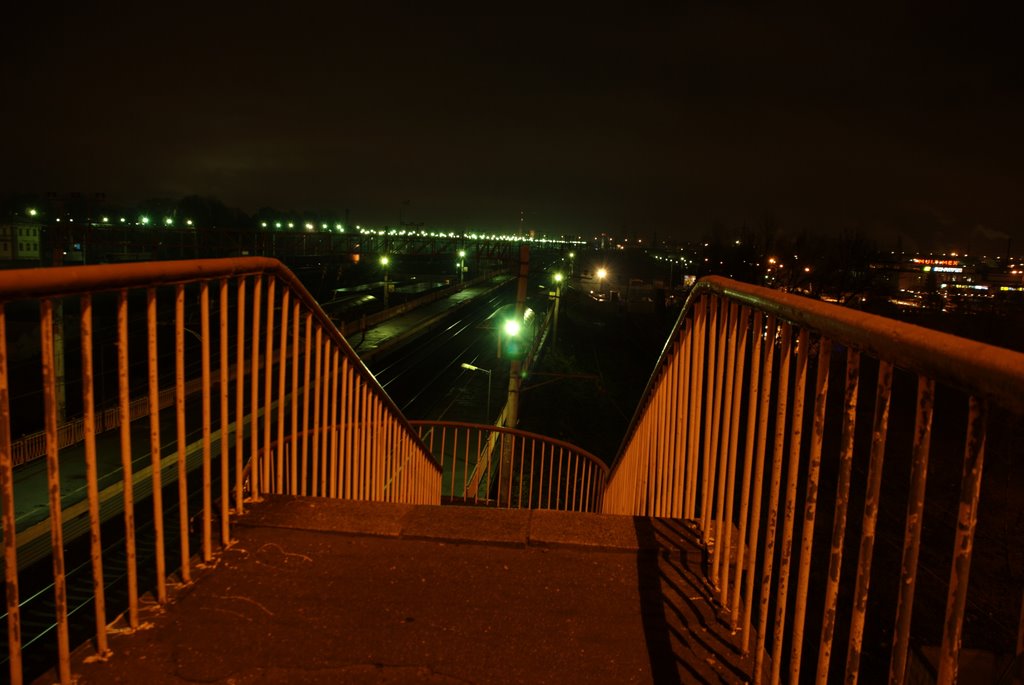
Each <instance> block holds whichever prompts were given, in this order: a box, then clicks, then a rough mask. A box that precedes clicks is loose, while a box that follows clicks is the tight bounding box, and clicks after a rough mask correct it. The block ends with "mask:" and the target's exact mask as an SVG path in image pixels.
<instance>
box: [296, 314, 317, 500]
mask: <svg viewBox="0 0 1024 685" xmlns="http://www.w3.org/2000/svg"><path fill="white" fill-rule="evenodd" d="M312 345H313V314H312V312H306V346H305V359H304V360H303V363H302V374H303V375H302V377H303V379H304V380H303V383H302V465H301V466H302V468H301V469H300V472H301V475H300V476H299V479H300V483H299V494H300V495H308V494H312V493H311V492H310V491H309V490H307V489H306V485H307V482H308V471H309V444H310V442H311V441H312V436H311V435H310V434H309V386H310V383H311V382H312V378H311V377H310V368H309V367H310V362H311V361H312V357H313V354H312V353H313V348H312ZM315 395H316V393H315V392H314V396H315Z"/></svg>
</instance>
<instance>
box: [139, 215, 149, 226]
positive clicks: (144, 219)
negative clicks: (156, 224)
mask: <svg viewBox="0 0 1024 685" xmlns="http://www.w3.org/2000/svg"><path fill="white" fill-rule="evenodd" d="M139 222H140V223H142V225H143V226H145V225H146V224H148V223H149V217H148V216H140V217H139Z"/></svg>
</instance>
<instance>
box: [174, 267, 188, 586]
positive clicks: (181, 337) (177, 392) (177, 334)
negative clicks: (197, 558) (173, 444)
mask: <svg viewBox="0 0 1024 685" xmlns="http://www.w3.org/2000/svg"><path fill="white" fill-rule="evenodd" d="M174 409H175V428H176V434H177V435H176V438H177V444H178V455H177V467H178V469H177V471H178V537H179V538H180V539H179V545H180V549H181V580H182V582H184V583H189V582H191V581H192V564H191V563H190V557H191V556H192V555H191V552H190V549H189V539H188V519H189V515H188V464H187V463H186V459H185V447H186V444H187V443H186V442H185V435H186V431H185V286H184V284H181V283H179V284H178V285H177V286H176V288H175V294H174Z"/></svg>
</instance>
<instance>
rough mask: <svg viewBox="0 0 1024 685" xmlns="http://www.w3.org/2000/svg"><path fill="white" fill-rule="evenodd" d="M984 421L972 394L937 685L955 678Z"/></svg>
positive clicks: (981, 405)
mask: <svg viewBox="0 0 1024 685" xmlns="http://www.w3.org/2000/svg"><path fill="white" fill-rule="evenodd" d="M987 421H988V402H987V401H986V400H983V399H979V398H977V397H975V396H973V395H972V396H971V397H970V398H969V400H968V416H967V441H966V444H965V445H964V471H963V476H962V478H961V481H960V508H959V512H958V514H957V522H956V524H957V525H956V541H955V543H954V545H953V567H952V569H951V570H950V576H949V593H948V595H947V597H946V618H945V620H944V621H943V623H942V644H941V647H940V650H939V668H938V671H939V678H938V683H939V685H952V684H953V683H955V682H956V678H957V664H958V662H959V659H960V634H961V631H962V629H963V621H964V606H965V604H966V602H967V581H968V579H969V577H970V573H971V553H972V551H973V549H974V529H975V527H976V526H977V524H978V497H979V496H980V494H981V470H982V467H983V466H984V462H985V433H986V423H987Z"/></svg>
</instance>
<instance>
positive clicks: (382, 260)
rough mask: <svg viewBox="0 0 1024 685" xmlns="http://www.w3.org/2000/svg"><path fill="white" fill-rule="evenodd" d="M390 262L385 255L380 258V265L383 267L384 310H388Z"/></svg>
mask: <svg viewBox="0 0 1024 685" xmlns="http://www.w3.org/2000/svg"><path fill="white" fill-rule="evenodd" d="M390 263H391V260H390V259H389V258H388V256H387V255H383V256H382V257H381V258H380V265H381V266H382V267H384V309H387V308H388V264H390Z"/></svg>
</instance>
